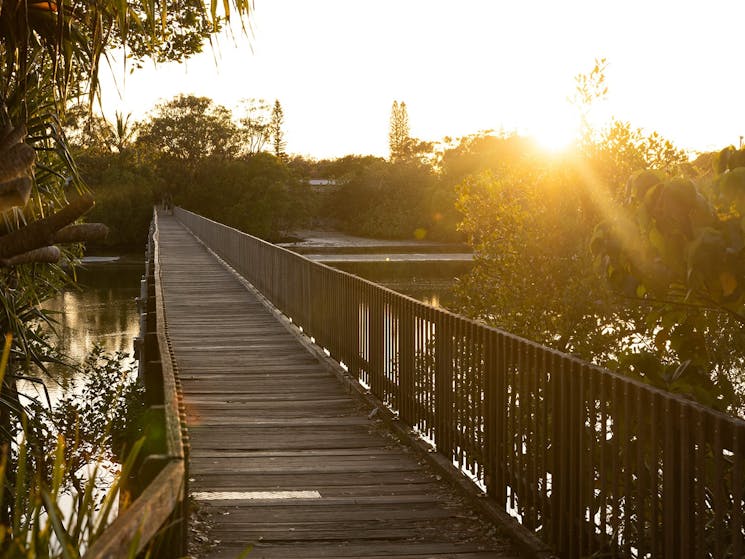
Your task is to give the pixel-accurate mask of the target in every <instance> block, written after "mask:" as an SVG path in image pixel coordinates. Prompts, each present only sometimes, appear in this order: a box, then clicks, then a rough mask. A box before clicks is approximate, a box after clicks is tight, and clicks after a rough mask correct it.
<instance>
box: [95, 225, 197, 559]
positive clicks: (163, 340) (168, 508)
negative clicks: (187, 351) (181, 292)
mask: <svg viewBox="0 0 745 559" xmlns="http://www.w3.org/2000/svg"><path fill="white" fill-rule="evenodd" d="M158 236H159V230H158V214H157V211H156V212H154V214H153V222H152V224H151V229H150V234H149V236H148V250H147V260H146V266H145V276H144V279H143V286H142V291H141V297H140V305H141V313H142V314H141V316H142V319H141V323H140V324H141V333H140V338H139V339H138V340H137V343H136V348H137V350H138V351H137V354H138V355H137V358H138V361H139V363H140V379H141V381H143V382H144V385H145V403H146V405H147V406H148V412H149V418H150V420H149V423H148V425H147V427H146V434H145V436H146V441H145V445H144V446H143V449H144V452H143V454H144V456H142V457H141V459H140V460H138V462H137V472H135V474H136V475H135V477H136V480H135V481H136V483H135V484H134V485H139V487H136V488H135V489H134V491H135V492H136V493H137V495H136V498H135V499H134V501H133V502H132V503H130V504H129V505H128V506H127V507H126V508H125V509H124V510H122V511H120V514H119V516H118V517H117V518H116V520H115V521H114V522H112V523H111V525H110V526H108V527H107V528H106V530H105V531H104V533H103V534H102V535H101V536H100V537H99V538H98V539H97V540H96V542H95V543H94V544H93V545H92V546H91V547H90V549H89V550H88V551H87V552H86V554H85V557H86V559H89V558H90V559H93V558H95V559H107V558H115V557H129V556H134V555H136V554H139V553H140V552H141V551H143V550H144V549H145V548H146V547H147V546H149V545H151V544H152V543H153V542H154V541H157V542H158V545H159V547H158V550H159V553H158V555H157V556H159V557H180V556H183V555H185V554H186V537H187V521H188V518H187V516H188V511H187V495H188V488H187V485H188V447H187V445H185V439H186V438H187V437H186V434H185V431H184V429H183V425H184V424H185V423H184V417H183V414H184V409H183V405H182V403H181V391H180V386H179V384H178V379H177V376H176V366H175V362H174V359H173V354H172V351H171V347H170V342H169V340H168V336H167V330H166V316H165V305H164V300H163V286H162V285H161V278H160V272H161V261H160V247H159V245H158Z"/></svg>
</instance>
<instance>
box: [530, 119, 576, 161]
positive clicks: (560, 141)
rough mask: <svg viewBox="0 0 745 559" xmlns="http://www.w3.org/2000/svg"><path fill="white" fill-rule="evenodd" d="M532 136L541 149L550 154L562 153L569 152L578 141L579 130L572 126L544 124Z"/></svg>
mask: <svg viewBox="0 0 745 559" xmlns="http://www.w3.org/2000/svg"><path fill="white" fill-rule="evenodd" d="M555 124H556V125H555ZM530 136H531V137H532V138H533V140H534V141H535V143H536V144H537V145H538V146H539V147H540V148H541V149H543V150H545V151H547V152H549V153H560V152H564V151H567V150H568V149H569V148H570V147H572V145H573V144H574V143H575V142H576V141H577V130H576V129H574V128H573V127H571V126H562V125H558V123H553V122H544V123H542V125H541V126H538V127H536V128H534V129H533V130H531V132H530Z"/></svg>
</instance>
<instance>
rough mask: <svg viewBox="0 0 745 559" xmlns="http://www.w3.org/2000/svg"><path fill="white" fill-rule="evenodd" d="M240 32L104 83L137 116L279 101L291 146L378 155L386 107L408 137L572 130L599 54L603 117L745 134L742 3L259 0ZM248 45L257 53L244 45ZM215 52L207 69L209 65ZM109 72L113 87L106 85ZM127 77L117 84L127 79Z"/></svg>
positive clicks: (679, 133)
mask: <svg viewBox="0 0 745 559" xmlns="http://www.w3.org/2000/svg"><path fill="white" fill-rule="evenodd" d="M255 4H256V9H255V11H254V13H253V17H252V21H251V23H252V26H253V30H254V34H253V37H252V38H251V39H250V46H249V41H246V40H240V41H238V44H236V41H234V40H233V39H229V38H222V39H221V40H220V44H219V48H218V50H217V51H212V50H210V49H209V47H208V48H207V51H206V52H205V53H204V54H203V55H199V56H198V57H195V58H193V59H191V60H190V61H188V62H186V63H184V64H180V65H179V64H174V65H159V66H158V67H157V68H153V66H152V64H149V65H148V67H146V68H145V69H143V70H139V71H137V72H135V73H134V74H132V75H126V77H125V73H124V72H123V71H122V70H121V68H116V69H115V70H114V76H115V78H116V79H117V81H119V82H120V88H122V87H123V98H121V99H120V98H119V95H118V93H117V92H116V91H115V90H114V89H113V87H111V86H110V85H109V86H108V87H107V86H105V87H104V96H105V108H106V112H107V116H109V118H110V119H113V112H114V110H115V109H119V110H123V111H124V112H125V113H127V112H131V113H132V114H133V116H134V117H135V118H138V119H139V118H141V117H142V116H143V115H144V114H146V113H147V112H148V111H149V110H150V109H151V108H152V107H153V106H154V105H155V103H156V102H158V101H159V100H167V99H170V98H172V97H174V96H175V95H177V94H178V93H182V92H183V93H193V94H197V95H205V96H208V97H211V98H213V99H214V100H215V101H216V102H218V103H221V104H224V105H226V106H229V107H232V106H233V105H235V104H236V103H237V101H239V100H240V99H245V98H264V99H266V100H267V101H268V102H270V103H271V102H273V101H274V99H275V98H276V99H279V100H280V102H281V103H282V106H283V108H284V114H285V130H286V138H287V151H288V152H289V153H297V154H302V155H311V156H314V157H319V158H320V157H337V156H343V155H346V154H353V153H355V154H375V155H383V156H385V155H387V152H388V119H389V116H390V110H391V104H392V103H393V100H394V99H395V100H403V101H405V102H406V104H407V106H408V111H409V122H410V125H411V132H412V135H413V136H416V137H419V138H421V139H425V140H439V139H441V138H443V137H444V136H452V137H458V136H462V135H465V134H470V133H473V132H477V131H479V130H484V129H495V130H500V129H504V130H506V131H513V130H516V131H519V132H521V133H527V134H531V135H534V136H536V137H537V138H538V139H539V140H543V141H544V142H546V143H548V144H551V143H556V142H558V141H560V140H562V139H566V138H568V137H570V136H571V135H572V133H573V130H574V129H575V128H576V110H575V109H574V108H573V107H571V105H570V104H569V103H568V102H567V100H566V99H567V97H568V96H570V95H572V93H573V91H574V76H576V75H577V74H579V73H589V71H590V70H591V69H592V67H593V65H594V60H595V58H600V57H605V58H607V60H608V64H609V66H608V69H607V73H606V74H607V80H608V86H609V88H610V91H609V97H608V100H607V101H606V102H605V103H604V104H603V106H602V111H603V112H604V113H605V115H606V116H611V115H613V116H615V117H616V118H618V119H620V120H627V121H630V122H631V124H632V125H634V126H637V127H642V128H644V129H645V130H646V131H648V132H651V131H653V130H656V131H658V132H660V133H661V134H662V135H663V136H665V137H667V138H669V139H671V140H673V141H674V142H675V143H676V144H678V145H679V146H680V147H683V148H685V149H689V150H711V149H720V148H722V147H724V146H726V145H728V144H735V145H737V144H738V142H739V137H740V135H745V103H744V102H743V95H744V94H745V72H743V71H742V67H741V65H740V64H741V62H740V54H741V52H742V48H743V35H742V22H743V21H745V2H742V0H731V1H730V0H709V1H708V2H701V1H696V2H694V1H689V0H677V1H668V0H643V1H639V0H624V1H608V0H563V1H561V2H557V1H556V0H532V1H531V0H525V1H519V2H518V1H509V2H508V1H506V0H449V1H445V0H255ZM251 49H253V52H252V50H251ZM216 58H217V64H215V59H216ZM104 81H105V82H106V81H110V80H106V79H104ZM122 81H124V84H123V85H122V83H121V82H122Z"/></svg>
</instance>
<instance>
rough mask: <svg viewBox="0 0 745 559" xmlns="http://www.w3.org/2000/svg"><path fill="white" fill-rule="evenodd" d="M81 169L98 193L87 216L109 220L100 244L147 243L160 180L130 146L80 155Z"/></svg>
mask: <svg viewBox="0 0 745 559" xmlns="http://www.w3.org/2000/svg"><path fill="white" fill-rule="evenodd" d="M78 163H79V165H80V173H81V176H82V177H83V179H84V180H85V181H86V183H87V184H88V186H89V187H90V189H91V190H92V191H93V193H94V194H95V197H96V205H95V207H94V208H93V210H91V212H90V214H89V216H88V218H89V219H90V220H92V221H98V222H102V223H106V225H107V226H108V227H109V234H108V236H107V237H106V240H105V241H104V242H103V243H99V245H98V246H99V247H100V246H106V247H137V248H140V247H142V246H144V243H145V240H146V237H147V231H148V228H149V226H150V220H151V219H152V212H153V204H154V203H155V202H156V201H157V200H156V197H155V192H156V191H158V190H159V188H160V187H159V185H160V181H159V179H158V177H157V176H156V175H155V173H154V172H153V170H152V169H150V168H149V167H148V166H147V165H146V164H142V163H139V162H138V157H137V154H136V153H134V152H133V151H131V150H130V149H129V148H125V149H124V150H122V151H120V152H118V153H117V152H107V153H90V152H87V153H85V154H82V155H79V156H78Z"/></svg>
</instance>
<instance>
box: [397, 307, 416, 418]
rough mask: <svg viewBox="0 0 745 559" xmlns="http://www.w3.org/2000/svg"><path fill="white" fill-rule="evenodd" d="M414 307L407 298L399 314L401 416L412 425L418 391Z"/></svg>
mask: <svg viewBox="0 0 745 559" xmlns="http://www.w3.org/2000/svg"><path fill="white" fill-rule="evenodd" d="M414 308H415V305H414V303H413V302H411V301H409V300H405V301H404V302H403V304H402V307H401V309H402V310H401V311H399V315H398V327H399V334H398V335H399V339H398V350H399V353H398V361H399V367H398V370H399V384H400V386H399V416H400V417H401V420H402V421H403V422H404V423H405V424H406V425H409V426H411V427H413V426H414V423H415V421H416V414H415V413H414V393H415V391H416V386H415V384H414V369H415V366H416V363H415V359H416V356H415V348H414V344H415V340H414V322H415V321H416V314H415V313H414Z"/></svg>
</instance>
